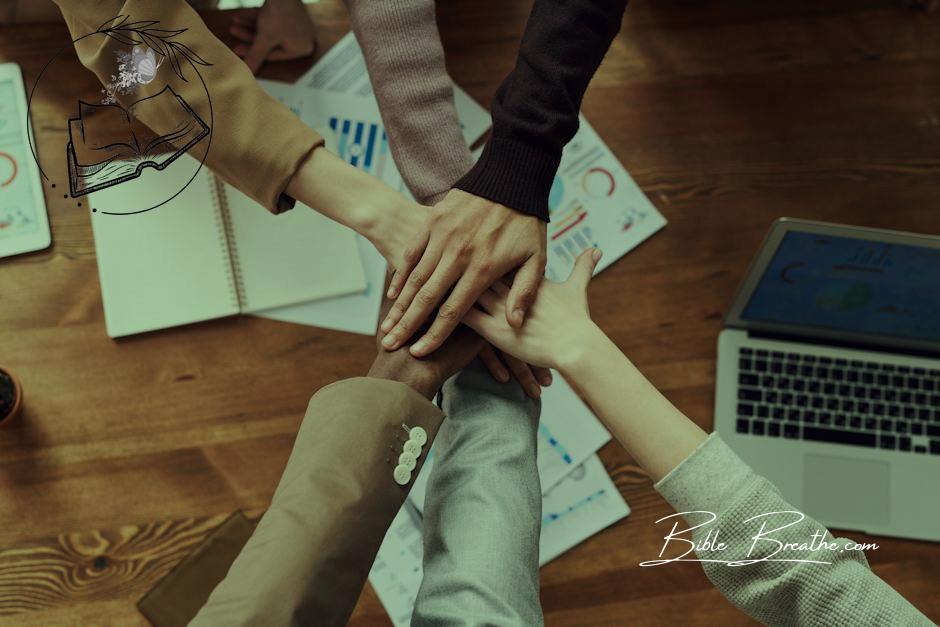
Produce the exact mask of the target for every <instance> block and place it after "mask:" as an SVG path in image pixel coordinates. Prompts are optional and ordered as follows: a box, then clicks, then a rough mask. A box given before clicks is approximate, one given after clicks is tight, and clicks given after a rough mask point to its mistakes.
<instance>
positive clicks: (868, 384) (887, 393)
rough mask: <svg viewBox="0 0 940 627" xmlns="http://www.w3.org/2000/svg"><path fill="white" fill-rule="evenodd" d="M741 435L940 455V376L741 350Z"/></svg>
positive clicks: (919, 370)
mask: <svg viewBox="0 0 940 627" xmlns="http://www.w3.org/2000/svg"><path fill="white" fill-rule="evenodd" d="M738 359H739V361H738V370H739V373H738V418H737V423H736V430H737V432H738V433H742V434H751V435H755V436H760V437H768V438H786V439H791V440H811V441H815V442H830V443H833V444H845V445H849V446H863V447H868V448H879V449H888V450H897V451H905V452H910V453H914V454H916V453H921V454H927V455H940V370H928V369H925V368H909V367H906V366H895V365H893V364H883V363H878V362H862V361H854V360H846V359H833V358H829V357H820V356H817V355H811V354H802V353H783V352H778V351H767V350H758V349H753V348H746V347H745V348H741V350H740V353H739V355H738Z"/></svg>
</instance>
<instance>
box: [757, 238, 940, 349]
mask: <svg viewBox="0 0 940 627" xmlns="http://www.w3.org/2000/svg"><path fill="white" fill-rule="evenodd" d="M741 319H742V320H747V321H753V322H764V323H774V324H780V325H786V326H788V327H806V328H814V329H816V330H821V329H831V330H834V331H839V332H841V333H850V334H853V335H854V334H863V335H869V336H882V337H886V338H903V339H908V340H920V341H927V342H940V249H938V248H928V247H920V246H913V245H907V244H897V243H886V242H878V241H873V240H868V239H855V238H851V237H843V236H832V235H823V234H820V233H807V232H801V231H788V232H787V233H786V234H785V235H784V237H783V239H782V240H781V242H780V245H779V246H778V247H777V250H776V252H775V253H774V254H773V257H772V259H771V260H770V262H769V263H768V264H767V266H766V270H765V271H764V274H763V276H762V277H761V278H760V280H759V281H758V282H757V285H756V286H755V287H754V290H753V291H752V293H751V296H750V298H749V300H748V301H747V303H746V305H745V306H744V309H743V311H742V312H741Z"/></svg>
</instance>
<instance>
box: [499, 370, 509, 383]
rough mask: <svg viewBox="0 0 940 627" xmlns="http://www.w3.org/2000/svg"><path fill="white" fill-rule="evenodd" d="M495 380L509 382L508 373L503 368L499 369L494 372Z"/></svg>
mask: <svg viewBox="0 0 940 627" xmlns="http://www.w3.org/2000/svg"><path fill="white" fill-rule="evenodd" d="M496 380H497V381H499V382H500V383H509V373H508V372H506V371H505V370H500V371H498V372H497V373H496Z"/></svg>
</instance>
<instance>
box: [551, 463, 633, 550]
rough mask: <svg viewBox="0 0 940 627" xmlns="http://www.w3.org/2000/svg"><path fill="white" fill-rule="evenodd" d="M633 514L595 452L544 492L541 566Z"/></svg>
mask: <svg viewBox="0 0 940 627" xmlns="http://www.w3.org/2000/svg"><path fill="white" fill-rule="evenodd" d="M629 514H630V508H629V506H627V502H626V501H624V500H623V497H622V496H620V491H619V490H618V489H617V486H616V485H614V482H613V481H611V480H610V476H608V474H607V471H606V470H605V469H604V464H603V463H602V462H601V459H600V457H598V456H597V455H592V456H591V457H590V458H588V460H587V461H586V462H584V463H583V464H582V465H581V466H578V467H577V468H575V469H574V470H573V471H571V472H570V473H569V474H568V475H567V476H565V478H564V479H562V481H561V482H560V483H559V484H558V485H556V486H555V487H554V488H552V489H551V490H549V491H548V493H546V494H543V495H542V533H541V536H540V537H539V565H540V566H544V565H545V564H547V563H548V562H550V561H552V560H553V559H555V558H556V557H558V556H559V555H561V554H562V553H564V552H565V551H567V550H568V549H570V548H572V547H574V546H576V545H578V544H580V543H581V542H583V541H584V540H587V539H588V538H590V537H591V536H593V535H594V534H596V533H598V532H599V531H601V530H603V529H606V528H607V527H609V526H610V525H612V524H614V523H615V522H617V521H618V520H620V519H621V518H625V517H626V516H627V515H629Z"/></svg>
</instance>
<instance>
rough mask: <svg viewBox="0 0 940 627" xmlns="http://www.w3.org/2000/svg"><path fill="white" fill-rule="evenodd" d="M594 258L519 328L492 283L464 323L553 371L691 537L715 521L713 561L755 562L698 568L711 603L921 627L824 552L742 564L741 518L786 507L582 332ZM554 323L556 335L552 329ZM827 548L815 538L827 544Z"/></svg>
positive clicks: (790, 534) (800, 527) (587, 323)
mask: <svg viewBox="0 0 940 627" xmlns="http://www.w3.org/2000/svg"><path fill="white" fill-rule="evenodd" d="M599 258H600V253H599V251H597V250H592V251H587V252H585V253H583V254H582V255H581V257H580V258H579V259H578V261H577V263H576V264H575V268H574V270H573V271H572V276H571V277H570V278H569V279H568V281H566V282H565V283H552V282H549V281H546V282H543V284H542V287H541V288H540V290H539V293H538V295H537V297H536V300H535V304H534V305H533V307H532V310H531V312H530V315H529V316H528V318H527V319H526V322H525V324H524V325H523V326H522V328H521V329H518V330H517V329H513V328H511V327H510V326H509V325H508V324H506V321H505V315H504V311H503V309H504V308H505V306H506V299H507V296H508V288H507V287H506V286H504V285H502V284H497V285H496V286H494V289H493V290H491V291H489V292H487V293H486V294H484V296H483V297H482V298H481V299H480V305H481V306H482V308H483V310H482V311H481V310H473V311H471V312H470V313H469V314H468V315H467V317H466V318H465V322H467V324H469V325H470V326H471V327H473V328H474V329H476V330H477V331H478V332H479V333H480V334H481V335H483V336H484V337H485V338H486V339H487V340H489V341H490V342H492V343H493V344H494V345H496V346H498V347H499V348H501V349H502V350H504V351H507V352H509V353H513V354H516V355H517V356H518V357H520V358H522V359H525V360H526V361H529V362H531V363H534V364H539V365H543V366H550V367H553V368H557V369H559V370H560V371H561V373H562V375H564V377H565V378H566V379H568V380H569V381H570V382H571V383H572V384H573V385H574V386H575V387H576V388H578V390H579V391H580V392H581V393H582V394H583V396H584V397H585V399H586V400H587V401H588V403H589V404H590V405H591V406H592V407H593V409H594V411H595V412H596V413H597V415H598V417H599V418H600V419H601V420H602V421H604V423H605V424H606V425H607V427H608V428H609V429H610V431H611V433H613V435H614V437H616V438H617V440H618V441H619V442H620V443H621V444H622V445H623V446H624V448H626V449H627V450H628V451H629V452H630V454H631V455H633V457H634V459H636V460H637V462H638V463H639V464H640V465H641V466H642V467H643V468H644V469H645V470H646V471H647V473H648V474H649V475H650V477H651V478H652V479H653V480H654V481H656V482H657V483H656V488H657V490H659V491H660V492H661V493H662V494H663V496H665V497H666V499H667V500H669V502H670V504H672V505H673V507H675V508H676V509H677V510H678V511H679V512H680V513H683V514H684V515H686V518H687V519H688V522H689V523H690V525H691V526H695V525H699V524H700V523H702V522H703V521H702V520H700V519H697V518H696V515H700V514H701V513H702V512H703V511H704V512H709V513H712V514H713V515H714V516H715V517H716V518H715V520H720V525H721V532H722V539H723V542H724V543H725V544H727V545H728V546H729V547H732V550H729V551H728V555H726V556H721V557H720V559H756V560H758V561H757V562H756V563H754V564H751V565H747V566H728V565H726V564H723V563H720V562H715V561H705V562H704V563H703V568H704V570H705V573H706V575H708V577H709V578H710V579H711V581H712V582H713V583H714V584H715V585H716V586H717V587H718V589H719V590H720V591H721V593H722V594H724V595H725V597H727V598H728V600H730V601H731V602H732V603H734V604H735V605H736V606H738V607H739V608H741V609H742V610H743V611H745V612H747V613H748V614H749V615H751V616H753V617H754V618H756V619H758V620H760V621H762V622H765V623H767V624H771V625H775V624H814V625H817V624H818V625H849V624H851V625H873V626H874V625H882V624H889V623H890V624H904V625H909V624H910V625H930V624H931V623H930V621H929V620H928V619H927V618H926V617H925V616H924V615H923V614H921V613H920V612H919V611H918V610H917V609H916V608H914V607H913V606H912V605H911V604H910V603H909V602H908V601H906V600H905V599H904V598H903V597H901V595H899V594H898V593H897V592H896V591H895V590H894V589H893V588H891V586H889V585H888V584H886V583H885V582H884V581H882V580H881V579H879V578H878V577H877V576H876V575H875V574H874V573H873V572H871V570H870V569H869V568H868V563H867V561H866V560H865V557H864V554H863V553H862V552H861V551H857V550H856V551H853V550H847V551H837V552H832V553H828V554H827V555H826V558H827V559H828V560H829V562H830V563H827V564H816V563H807V562H790V561H763V558H766V557H770V556H771V552H772V550H773V547H775V546H776V545H775V544H774V543H772V542H766V543H764V545H763V546H761V547H760V548H759V549H758V550H757V551H755V552H753V553H748V549H749V548H750V547H751V541H752V540H753V536H754V533H755V532H758V533H760V531H759V530H760V523H757V526H756V527H755V523H754V522H753V521H752V520H751V518H752V517H753V516H754V515H756V514H770V513H778V514H784V513H787V512H791V511H792V510H794V507H793V506H792V505H790V504H789V503H787V502H786V500H785V499H784V498H783V496H782V495H781V494H780V493H779V492H778V491H777V489H776V488H775V487H774V486H773V484H771V483H770V482H769V481H767V480H766V479H764V478H763V477H760V476H758V475H757V474H755V473H754V471H753V470H751V469H750V468H749V467H748V466H747V465H746V464H745V463H744V462H743V461H741V459H740V458H738V457H737V456H736V455H735V454H734V453H733V452H731V450H730V449H728V448H727V446H725V445H724V443H723V442H722V441H721V439H720V438H719V437H718V436H717V435H716V434H712V436H710V437H708V438H706V435H705V432H704V431H702V430H701V429H700V428H699V427H698V426H697V425H696V424H695V423H693V422H692V421H691V420H689V419H688V418H687V417H686V416H685V415H683V414H682V412H680V411H679V410H678V409H676V408H675V407H674V406H673V405H672V404H671V403H670V402H669V401H668V400H667V399H666V398H665V397H664V396H663V395H662V394H660V393H659V391H658V390H657V389H656V388H655V387H654V386H653V385H652V384H651V383H650V382H649V381H647V380H646V378H645V377H643V375H642V374H641V373H640V372H639V371H638V370H637V369H636V367H635V366H633V364H632V363H631V362H630V360H629V359H627V357H626V356H624V355H623V354H622V353H621V352H620V350H619V349H618V348H617V346H616V345H615V344H614V343H613V342H611V341H610V339H609V338H607V337H606V336H605V335H604V334H603V333H602V332H601V331H600V329H599V328H598V327H597V326H596V325H595V324H594V323H593V322H591V319H590V314H589V311H588V305H587V297H586V289H587V285H588V282H589V281H590V278H591V275H592V273H593V270H594V267H595V265H596V263H597V260H598V259H599ZM559 320H562V321H564V324H561V325H560V324H558V321H559ZM773 522H777V523H781V524H782V522H781V521H779V520H777V521H773ZM716 524H717V523H716ZM819 530H825V526H824V525H821V524H820V523H818V522H816V521H815V520H813V519H811V518H809V517H805V518H803V519H802V520H801V521H800V522H799V524H793V525H792V526H790V527H786V528H781V529H780V530H778V533H775V534H774V535H773V538H775V539H776V540H778V541H779V542H784V543H786V542H790V543H793V545H794V546H798V545H800V544H801V543H803V544H804V546H805V543H806V542H807V538H810V537H812V534H813V533H814V532H816V531H819ZM707 533H709V529H708V525H707V524H706V525H700V526H698V527H697V528H695V529H694V530H693V531H692V540H696V541H697V540H701V539H703V538H704V537H705V536H706V534H707ZM827 533H828V532H827ZM831 539H832V537H831V535H827V536H826V540H827V541H828V540H831ZM833 542H834V543H836V544H837V545H838V546H840V547H842V546H845V545H846V543H850V541H847V540H845V539H835V540H833ZM852 544H854V543H852ZM683 546H684V547H687V545H686V544H683ZM733 549H739V550H740V552H739V551H735V550H733ZM794 551H795V553H794V552H791V553H789V554H787V555H786V557H787V558H789V559H802V560H819V555H818V554H816V553H814V552H813V551H809V550H806V551H803V550H802V549H794ZM700 557H701V558H702V559H706V560H707V559H712V560H713V559H714V558H715V555H714V553H713V552H711V551H709V550H705V551H704V553H703V554H701V555H700Z"/></svg>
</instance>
